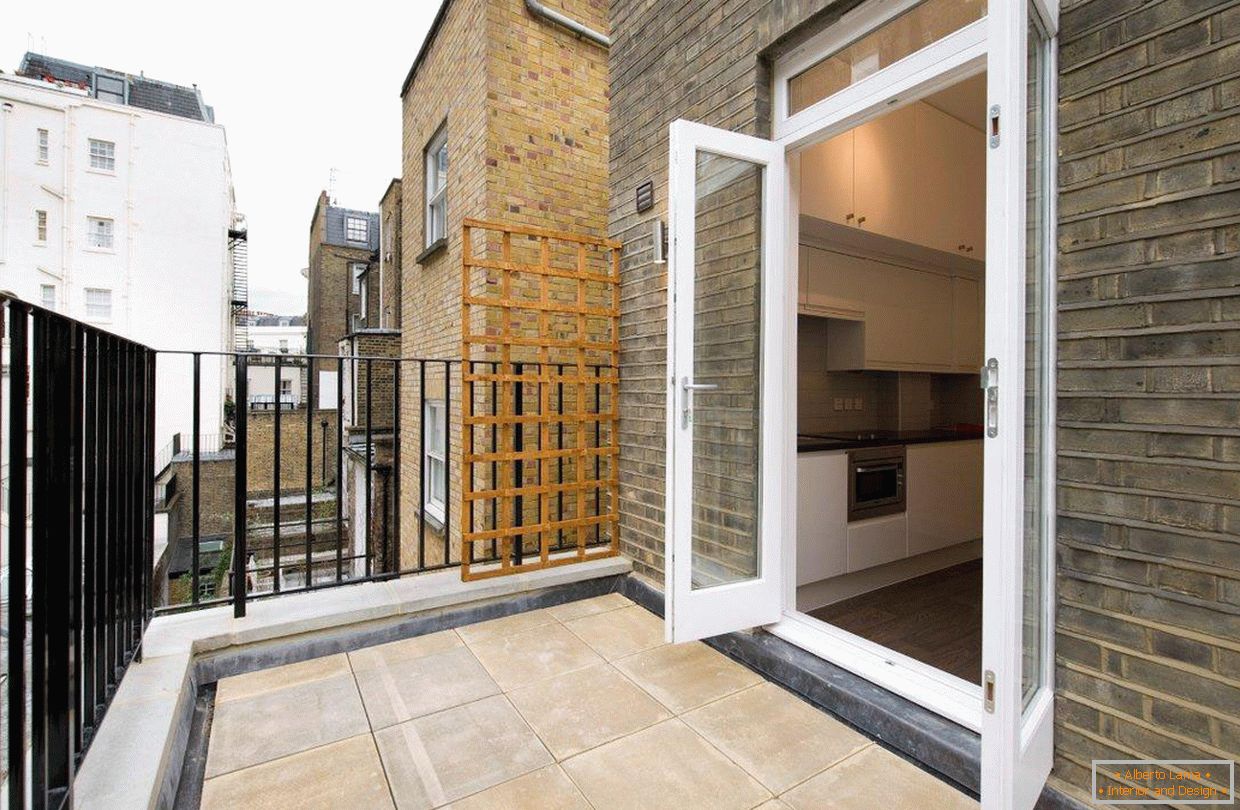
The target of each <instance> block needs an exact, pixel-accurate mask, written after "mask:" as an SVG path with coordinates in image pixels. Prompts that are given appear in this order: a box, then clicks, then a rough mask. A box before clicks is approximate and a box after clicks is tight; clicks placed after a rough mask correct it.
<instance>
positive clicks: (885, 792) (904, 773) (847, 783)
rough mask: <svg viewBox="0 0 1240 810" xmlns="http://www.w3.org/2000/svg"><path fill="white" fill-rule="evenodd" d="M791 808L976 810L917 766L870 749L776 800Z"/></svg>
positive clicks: (878, 748)
mask: <svg viewBox="0 0 1240 810" xmlns="http://www.w3.org/2000/svg"><path fill="white" fill-rule="evenodd" d="M780 798H781V799H783V801H784V802H786V803H787V804H789V805H791V806H792V807H793V810H818V808H822V807H833V808H840V810H851V809H852V808H856V810H869V808H873V807H882V808H885V810H926V808H929V807H933V808H935V810H976V808H977V806H978V804H977V802H976V801H974V800H973V799H970V798H969V797H968V796H966V795H964V794H963V793H961V792H960V791H958V790H956V789H955V788H953V787H952V786H950V785H948V784H947V783H946V782H943V781H941V780H939V779H936V778H935V777H933V776H931V775H930V774H928V773H926V772H925V771H923V770H921V769H920V768H918V767H916V766H915V765H911V764H909V763H908V762H906V761H904V760H903V759H901V758H900V757H898V756H896V755H895V754H893V753H891V752H890V751H888V750H886V749H885V748H883V747H881V746H878V745H871V746H870V747H868V748H865V749H863V750H862V751H861V752H860V753H858V754H855V755H853V756H851V757H849V758H848V759H846V760H844V761H843V762H841V763H839V764H838V765H835V766H833V767H831V768H828V769H827V770H825V771H823V772H822V773H820V774H818V775H817V776H815V777H813V778H812V779H809V780H808V781H806V782H804V783H802V784H800V785H798V786H797V787H795V788H793V789H792V790H790V791H788V792H787V793H785V794H784V795H783V796H781V797H780Z"/></svg>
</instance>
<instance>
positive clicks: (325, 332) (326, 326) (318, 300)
mask: <svg viewBox="0 0 1240 810" xmlns="http://www.w3.org/2000/svg"><path fill="white" fill-rule="evenodd" d="M327 205H328V200H327V192H321V193H320V194H319V199H318V202H317V204H316V205H315V209H314V216H313V218H312V219H311V222H310V246H309V258H308V264H307V267H308V268H309V276H308V278H307V280H306V288H307V289H306V351H307V353H309V354H335V353H336V342H337V341H339V340H340V339H341V338H342V337H344V336H345V335H346V334H347V333H348V332H349V313H350V312H359V311H360V300H361V296H359V295H356V294H354V293H353V276H352V272H351V270H350V269H349V266H350V265H351V264H352V263H353V262H362V263H365V264H369V263H370V260H371V255H370V251H369V250H367V249H365V248H352V247H343V246H340V245H330V244H327V243H326V242H325V239H326V238H327V231H326V227H327V226H326V216H327ZM374 275H375V279H374V285H375V286H374V287H373V289H372V290H370V298H371V299H372V300H373V301H374V302H375V303H374V306H373V311H374V315H375V317H376V318H377V317H378V293H379V288H378V273H375V274H374Z"/></svg>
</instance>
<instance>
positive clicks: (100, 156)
mask: <svg viewBox="0 0 1240 810" xmlns="http://www.w3.org/2000/svg"><path fill="white" fill-rule="evenodd" d="M86 143H87V151H88V152H89V154H90V168H91V170H92V171H96V172H107V173H108V174H115V173H116V142H115V141H105V140H103V139H102V138H88V139H87V141H86Z"/></svg>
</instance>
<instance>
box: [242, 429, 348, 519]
mask: <svg viewBox="0 0 1240 810" xmlns="http://www.w3.org/2000/svg"><path fill="white" fill-rule="evenodd" d="M311 421H312V434H311V441H310V474H311V478H310V481H311V486H312V487H316V488H317V487H321V486H323V484H324V481H326V483H328V484H331V483H332V482H333V481H334V480H335V477H336V472H335V469H336V412H335V411H319V410H316V411H315V412H314V414H313V417H312V419H311ZM246 430H247V433H246V442H247V453H246V465H247V466H246V477H247V484H246V486H247V489H248V491H249V493H250V496H251V497H257V496H258V495H260V494H262V495H270V494H271V492H272V490H273V483H274V481H275V411H250V412H249V413H248V415H247V422H246ZM324 470H326V478H324ZM280 482H281V485H282V487H281V491H283V492H301V491H304V490H305V488H306V409H305V408H297V409H295V410H285V411H283V412H281V414H280Z"/></svg>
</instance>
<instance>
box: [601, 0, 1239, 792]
mask: <svg viewBox="0 0 1240 810" xmlns="http://www.w3.org/2000/svg"><path fill="white" fill-rule="evenodd" d="M855 5H857V3H855V2H841V3H829V2H811V1H810V0H805V1H804V2H797V1H796V0H793V1H791V2H774V1H773V0H748V1H742V2H734V3H728V4H724V3H720V2H708V3H685V4H679V5H675V4H673V5H668V4H650V3H647V2H644V1H643V0H615V2H613V3H612V6H611V15H612V16H611V20H612V30H613V31H615V38H614V43H613V46H612V48H611V75H612V77H613V78H612V116H613V118H612V132H613V136H612V138H611V141H612V143H611V146H612V149H611V166H610V188H611V200H612V203H611V209H610V225H609V228H610V231H609V233H610V235H611V236H612V237H613V238H618V239H621V240H623V242H624V244H625V251H624V264H623V270H622V274H623V278H624V290H623V295H622V301H623V320H622V333H621V334H622V342H623V355H622V368H623V383H622V388H621V401H622V407H621V425H620V435H621V446H622V454H621V461H620V475H621V542H622V547H623V550H624V551H625V553H626V554H628V555H629V556H631V557H632V558H633V559H634V564H635V567H636V569H637V571H638V572H639V573H641V574H643V575H646V576H649V577H652V578H654V579H656V580H657V581H660V582H661V581H662V578H663V552H662V548H663V538H664V497H665V494H664V478H665V465H664V451H665V435H664V422H665V419H666V410H665V408H666V400H665V391H666V362H665V361H666V318H667V309H666V307H667V270H666V265H663V264H655V263H654V262H653V261H652V252H651V247H652V244H651V238H650V235H651V230H652V224H653V221H654V220H655V219H663V220H664V221H666V217H667V199H666V196H667V154H668V143H667V133H668V125H669V124H670V122H671V121H673V120H675V119H677V118H687V119H691V120H696V121H701V122H703V123H706V124H709V125H712V126H717V127H721V128H724V129H729V130H734V131H738V132H744V133H747V134H752V135H758V136H769V130H770V101H769V92H770V91H769V88H770V73H769V64H770V62H769V61H768V60H769V59H771V58H773V57H774V56H776V55H778V53H781V52H784V51H785V50H786V49H787V48H788V47H790V46H792V45H794V44H796V43H797V42H800V41H802V40H803V39H804V38H805V37H808V36H810V35H812V34H813V33H816V32H817V31H820V30H822V28H823V27H825V26H826V25H829V24H830V23H831V22H833V21H834V20H835V19H836V18H838V16H839V15H840V14H841V13H843V12H844V11H846V10H848V9H849V8H851V7H852V6H855ZM1238 7H1240V4H1237V3H1235V2H1217V0H1215V1H1214V2H1193V1H1192V0H1153V1H1151V2H1144V3H1142V2H1136V0H1131V1H1130V0H1123V2H1113V0H1083V1H1082V2H1072V3H1067V4H1065V7H1064V11H1063V22H1062V35H1061V41H1060V46H1061V61H1060V87H1059V91H1060V141H1059V147H1060V150H1061V153H1062V157H1061V162H1060V166H1059V183H1060V190H1061V196H1060V205H1059V215H1060V223H1059V245H1060V256H1059V275H1060V282H1059V309H1060V313H1059V319H1060V320H1059V329H1060V343H1059V346H1060V373H1059V379H1058V385H1059V392H1060V401H1059V420H1060V421H1059V444H1060V457H1059V469H1058V480H1059V501H1060V503H1059V515H1060V517H1059V538H1058V542H1059V548H1058V555H1059V561H1058V575H1059V576H1058V600H1059V606H1058V607H1059V610H1058V618H1057V628H1058V637H1057V642H1056V644H1057V664H1058V667H1057V683H1056V687H1057V691H1058V693H1059V698H1058V704H1057V713H1056V742H1055V746H1056V764H1055V769H1054V772H1053V775H1052V778H1053V780H1055V781H1056V783H1057V784H1058V785H1059V786H1060V787H1062V788H1065V789H1066V790H1069V791H1072V792H1075V793H1076V794H1077V795H1078V796H1083V793H1082V789H1085V790H1087V789H1088V786H1089V771H1088V765H1089V760H1090V759H1091V758H1105V757H1115V758H1124V757H1156V758H1170V757H1185V758H1211V757H1227V758H1234V757H1235V753H1236V751H1237V750H1240V717H1238V716H1237V715H1238V712H1237V710H1236V708H1235V707H1236V706H1240V652H1238V649H1240V648H1237V646H1236V642H1235V639H1236V638H1240V618H1238V616H1240V609H1238V608H1240V596H1238V595H1240V585H1238V584H1237V583H1238V582H1240V555H1238V554H1237V551H1238V549H1240V546H1237V544H1236V542H1235V536H1236V533H1237V530H1238V529H1240V441H1238V440H1237V438H1236V436H1235V435H1234V434H1235V432H1236V431H1235V426H1236V425H1237V424H1240V410H1238V404H1237V403H1238V400H1240V397H1238V396H1237V392H1238V391H1240V383H1238V382H1237V381H1238V380H1240V374H1238V373H1237V371H1236V369H1237V365H1236V362H1235V359H1236V355H1237V353H1238V347H1240V341H1238V339H1237V338H1236V336H1237V335H1240V332H1238V331H1237V330H1236V322H1237V320H1238V318H1237V315H1238V314H1240V308H1237V306H1236V302H1237V301H1238V300H1240V298H1238V297H1237V296H1236V294H1235V289H1236V287H1237V282H1238V281H1240V259H1238V255H1240V238H1238V236H1237V233H1238V232H1237V227H1236V218H1235V216H1234V212H1235V211H1236V210H1237V198H1236V197H1235V195H1236V194H1237V192H1236V191H1235V189H1234V188H1233V187H1234V186H1235V181H1236V180H1237V179H1240V172H1238V169H1237V167H1238V166H1240V162H1238V161H1237V155H1238V154H1240V150H1238V147H1237V142H1238V141H1240V126H1237V123H1236V122H1237V121H1240V117H1238V116H1237V114H1236V110H1237V105H1238V104H1240V50H1238V49H1240V8H1238ZM669 45H670V46H669ZM646 180H652V181H653V182H654V187H655V200H656V204H655V207H654V209H653V210H650V211H647V212H645V213H642V214H638V213H637V212H636V210H635V207H634V190H635V189H636V187H637V186H638V185H639V184H640V183H642V182H644V181H646Z"/></svg>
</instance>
